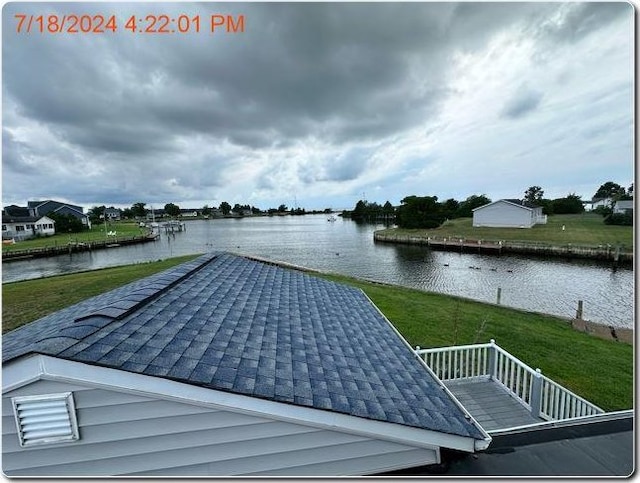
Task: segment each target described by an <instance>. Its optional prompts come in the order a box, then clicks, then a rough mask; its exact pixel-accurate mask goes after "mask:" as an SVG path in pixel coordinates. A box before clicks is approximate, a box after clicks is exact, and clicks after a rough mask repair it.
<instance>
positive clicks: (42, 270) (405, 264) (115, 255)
mask: <svg viewBox="0 0 640 483" xmlns="http://www.w3.org/2000/svg"><path fill="white" fill-rule="evenodd" d="M381 228H383V226H382V225H378V226H376V225H362V224H357V223H355V222H353V221H351V220H343V219H342V218H340V217H338V218H337V220H336V221H334V222H329V221H328V220H327V217H326V216H324V215H306V216H284V217H257V218H240V219H217V220H193V221H188V222H186V231H184V232H182V233H175V234H174V235H166V234H165V233H162V234H161V237H160V239H158V240H157V241H155V242H150V243H145V244H140V245H131V246H127V247H118V248H110V249H105V250H97V251H93V252H84V253H77V254H73V255H64V256H59V257H54V258H43V259H34V260H26V261H19V262H10V263H3V264H2V280H3V282H10V281H17V280H24V279H31V278H38V277H43V276H49V275H56V274H60V273H68V272H75V271H80V270H91V269H96V268H102V267H108V266H115V265H123V264H128V263H136V262H144V261H152V260H158V259H164V258H168V257H173V256H178V255H186V254H193V253H204V252H207V251H211V250H225V251H232V252H235V253H240V254H247V255H254V256H259V257H264V258H268V259H272V260H274V261H282V262H288V263H292V264H295V265H301V266H304V267H309V268H314V269H317V270H322V271H328V272H336V273H341V274H345V275H351V276H356V277H361V278H367V279H373V280H378V281H381V282H387V283H393V284H397V285H403V286H407V287H413V288H419V289H423V290H428V291H433V292H439V293H446V294H451V295H459V296H463V297H467V298H470V299H474V300H480V301H484V302H492V303H495V302H496V294H497V291H498V288H500V289H501V303H502V304H503V305H508V306H512V307H517V308H522V309H526V310H532V311H536V312H544V313H549V314H554V315H559V316H562V317H573V316H574V315H575V312H576V308H577V305H578V300H583V301H584V312H583V316H584V318H586V319H588V320H591V321H594V322H601V323H605V324H607V325H613V326H616V327H629V328H631V327H633V316H634V313H633V310H634V307H633V300H634V290H633V289H634V277H633V270H632V269H631V268H630V267H629V268H619V269H618V270H615V271H614V270H613V269H612V268H611V267H610V266H609V265H608V264H606V263H602V262H596V261H577V260H573V261H569V260H563V259H549V260H546V259H540V258H536V259H529V258H526V257H522V256H515V255H501V256H492V255H479V254H461V253H452V252H440V251H430V250H429V249H427V248H426V247H419V246H407V245H391V244H382V243H374V241H373V232H374V231H375V230H377V229H381Z"/></svg>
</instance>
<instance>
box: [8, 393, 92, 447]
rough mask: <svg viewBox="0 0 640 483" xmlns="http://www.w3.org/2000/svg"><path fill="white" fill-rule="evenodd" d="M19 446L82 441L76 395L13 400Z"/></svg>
mask: <svg viewBox="0 0 640 483" xmlns="http://www.w3.org/2000/svg"><path fill="white" fill-rule="evenodd" d="M11 401H12V402H13V412H14V414H15V417H16V425H17V427H18V437H19V438H20V446H23V447H24V446H32V445H37V444H46V443H58V442H63V441H75V440H77V439H78V438H79V435H78V421H77V420H76V408H75V405H74V404H73V394H72V393H70V392H66V393H62V394H46V395H42V396H24V397H14V398H12V399H11Z"/></svg>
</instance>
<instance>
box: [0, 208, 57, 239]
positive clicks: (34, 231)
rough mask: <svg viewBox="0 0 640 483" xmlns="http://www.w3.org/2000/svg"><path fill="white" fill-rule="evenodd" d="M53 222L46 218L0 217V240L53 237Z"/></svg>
mask: <svg viewBox="0 0 640 483" xmlns="http://www.w3.org/2000/svg"><path fill="white" fill-rule="evenodd" d="M55 232H56V230H55V221H53V220H52V219H51V218H49V217H47V216H8V215H6V214H3V216H2V239H3V240H11V239H13V240H15V241H22V240H28V239H29V238H35V237H36V236H38V235H39V236H49V235H54V234H55Z"/></svg>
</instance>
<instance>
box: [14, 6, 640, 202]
mask: <svg viewBox="0 0 640 483" xmlns="http://www.w3.org/2000/svg"><path fill="white" fill-rule="evenodd" d="M54 13H57V14H59V15H63V14H77V15H80V14H90V15H96V14H102V15H104V16H106V17H108V16H110V15H116V18H117V25H118V31H117V32H115V33H110V32H109V33H103V34H82V33H78V34H73V35H72V34H67V33H62V34H56V35H54V34H50V33H45V34H40V33H35V32H31V33H24V32H23V33H17V32H16V30H17V22H18V21H17V19H16V18H15V17H14V15H15V14H27V15H30V14H34V15H42V14H54ZM134 14H135V15H136V16H138V17H144V16H145V15H147V14H154V15H160V14H168V15H169V16H171V17H173V18H177V17H178V15H180V14H188V15H189V16H190V17H191V18H192V17H193V16H195V15H198V16H200V18H201V25H200V30H201V31H200V32H199V33H192V34H177V33H176V34H165V35H162V34H155V35H154V34H139V33H131V32H129V31H126V30H125V29H124V25H125V22H126V20H127V19H128V18H129V17H130V16H131V15H134ZM212 14H224V15H232V16H233V17H232V18H233V19H234V20H238V19H239V18H240V17H239V16H240V15H242V16H243V17H244V32H243V33H225V32H221V31H220V30H218V31H217V32H216V33H214V34H213V35H212V34H211V33H210V32H209V29H210V27H209V20H208V19H209V18H210V16H211V15H212ZM2 21H3V25H2V80H3V82H2V96H3V107H2V117H3V119H2V129H3V131H2V189H3V193H2V202H3V205H8V204H12V203H16V204H20V205H24V204H26V202H27V200H36V199H59V200H65V201H68V202H72V203H76V204H79V205H81V206H84V207H86V208H89V207H91V206H93V205H97V204H107V205H108V206H109V205H115V206H120V207H126V206H130V205H131V204H133V203H135V202H140V201H141V202H144V203H147V205H152V206H154V207H162V206H164V204H165V203H168V202H173V203H176V204H178V205H180V206H181V207H183V208H187V207H189V208H191V207H202V206H203V205H205V204H208V205H209V206H218V205H219V204H220V203H221V202H222V201H227V202H229V203H231V204H232V205H233V204H235V203H240V204H251V205H254V206H257V207H259V208H262V209H267V208H270V207H277V206H278V205H280V204H281V203H284V204H286V205H287V206H289V207H292V206H293V205H294V204H295V203H296V202H297V205H298V206H300V207H305V208H307V209H314V208H325V207H332V208H334V209H337V208H352V207H353V206H355V203H356V202H357V201H358V200H359V199H361V198H363V197H364V198H365V199H367V200H369V201H376V202H379V203H384V202H385V201H387V200H389V201H391V203H393V204H399V203H400V200H401V199H402V198H404V197H405V196H407V195H419V196H426V195H429V196H433V195H436V196H438V198H439V199H440V200H442V201H444V200H445V199H447V198H456V199H458V200H463V199H465V198H466V197H468V196H470V195H472V194H485V195H487V196H488V197H490V198H491V199H494V200H495V199H499V198H518V197H522V195H523V193H524V191H525V190H526V189H527V188H528V187H529V186H532V185H538V186H541V187H542V188H543V189H544V192H545V197H548V198H556V197H562V196H565V195H567V194H569V193H576V194H579V195H582V196H583V199H590V198H591V196H592V195H593V193H594V192H595V191H596V189H597V188H598V187H599V186H600V185H601V184H602V183H604V182H605V181H609V180H612V181H615V182H617V183H619V184H622V185H623V186H625V187H628V186H629V185H630V184H631V183H632V181H633V174H634V157H633V135H634V125H633V112H634V111H633V81H634V77H633V76H634V71H633V66H634V58H633V46H634V37H633V10H632V7H631V5H630V4H628V3H459V4H454V3H405V4H398V3H374V4H364V3H350V4H345V3H319V4H307V3H284V4H280V3H278V4H275V3H258V4H256V3H254V4H245V3H233V4H222V3H215V4H207V3H204V4H195V3H147V4H143V5H141V4H137V5H136V4H126V3H97V4H89V3H68V4H56V3H41V4H22V3H19V4H17V3H12V4H7V5H5V7H4V9H3V19H2ZM33 25H34V26H33V27H32V28H35V25H37V22H36V23H34V24H33ZM24 28H25V26H24V25H23V29H24Z"/></svg>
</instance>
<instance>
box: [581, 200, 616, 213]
mask: <svg viewBox="0 0 640 483" xmlns="http://www.w3.org/2000/svg"><path fill="white" fill-rule="evenodd" d="M612 205H613V200H612V199H611V198H593V199H592V200H591V201H586V202H585V206H584V209H585V211H593V210H595V209H596V208H600V207H602V208H611V206H612Z"/></svg>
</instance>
